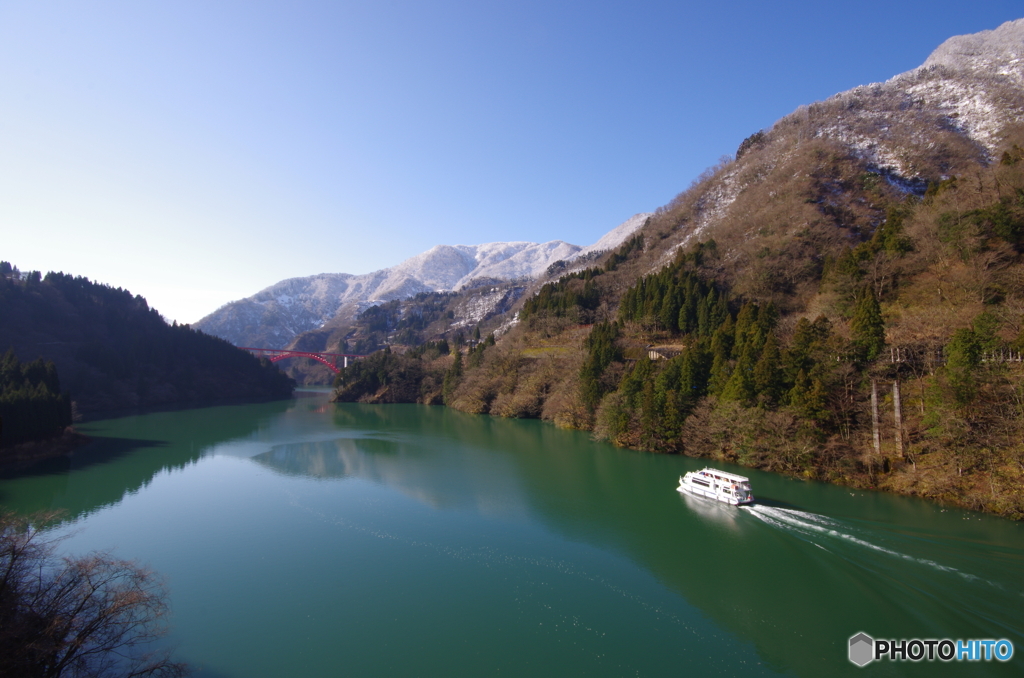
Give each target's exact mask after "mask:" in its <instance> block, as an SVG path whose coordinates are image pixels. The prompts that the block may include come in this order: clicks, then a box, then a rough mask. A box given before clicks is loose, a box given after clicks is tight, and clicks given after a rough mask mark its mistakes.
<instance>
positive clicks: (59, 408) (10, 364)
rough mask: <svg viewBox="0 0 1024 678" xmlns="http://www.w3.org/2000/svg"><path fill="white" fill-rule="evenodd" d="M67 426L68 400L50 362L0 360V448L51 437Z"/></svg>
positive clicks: (6, 357)
mask: <svg viewBox="0 0 1024 678" xmlns="http://www.w3.org/2000/svg"><path fill="white" fill-rule="evenodd" d="M70 424H71V398H70V397H69V396H68V394H67V393H65V392H62V391H61V389H60V378H59V377H58V376H57V368H56V367H54V365H53V363H52V362H45V361H43V360H42V359H36V360H33V361H32V362H30V363H22V362H21V361H20V360H18V357H17V356H16V355H14V351H13V350H9V351H7V353H5V354H4V356H3V358H2V359H0V447H7V446H9V445H16V444H18V443H22V442H26V441H29V440H39V439H42V438H48V437H52V436H54V435H57V434H58V433H60V432H62V431H63V430H64V428H65V427H67V426H69V425H70Z"/></svg>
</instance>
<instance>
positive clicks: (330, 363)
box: [238, 346, 366, 374]
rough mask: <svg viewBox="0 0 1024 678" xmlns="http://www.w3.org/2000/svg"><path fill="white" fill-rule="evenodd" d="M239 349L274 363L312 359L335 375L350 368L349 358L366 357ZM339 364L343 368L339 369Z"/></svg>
mask: <svg viewBox="0 0 1024 678" xmlns="http://www.w3.org/2000/svg"><path fill="white" fill-rule="evenodd" d="M238 348H240V349H242V350H243V351H249V352H250V353H252V354H253V355H255V356H256V357H257V358H267V359H268V360H270V362H272V363H276V362H279V361H281V360H284V359H285V358H312V359H313V360H315V361H317V362H318V363H320V364H321V365H326V366H327V368H328V369H330V370H331V371H332V372H334V373H335V374H338V373H339V372H341V370H342V368H344V367H348V361H349V358H351V359H358V358H364V357H366V356H363V355H360V354H357V353H326V352H319V353H315V352H313V351H293V350H290V349H285V348H252V347H249V346H239V347H238ZM339 362H340V363H341V367H338V363H339Z"/></svg>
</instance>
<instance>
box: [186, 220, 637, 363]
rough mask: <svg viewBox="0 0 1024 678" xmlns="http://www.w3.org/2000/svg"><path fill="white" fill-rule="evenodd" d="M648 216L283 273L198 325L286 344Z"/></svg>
mask: <svg viewBox="0 0 1024 678" xmlns="http://www.w3.org/2000/svg"><path fill="white" fill-rule="evenodd" d="M648 216H650V215H649V214H646V213H645V214H638V215H636V216H634V217H632V218H631V219H629V220H627V221H626V222H625V223H623V224H620V225H619V226H618V227H616V228H615V229H613V230H612V231H610V232H609V233H608V234H606V235H605V236H604V237H603V238H601V239H600V240H598V241H597V242H596V243H595V244H593V245H591V246H590V247H587V248H582V249H581V248H580V247H579V246H578V245H572V244H570V243H567V242H562V241H561V240H552V241H550V242H545V243H533V242H492V243H485V244H482V245H436V246H434V247H431V248H430V249H429V250H427V251H426V252H422V253H420V254H417V255H416V256H413V257H410V258H408V259H406V260H405V261H403V262H401V263H400V264H397V265H395V266H392V267H390V268H385V269H381V270H379V271H374V272H373V273H366V274H364V275H350V274H348V273H321V274H320V275H314V276H309V277H307V278H291V279H289V280H282V281H281V282H279V283H276V284H274V285H271V286H270V287H268V288H266V289H264V290H261V291H260V292H257V293H256V294H254V295H253V296H251V297H248V298H247V299H241V300H239V301H233V302H231V303H230V304H227V305H225V306H222V307H221V308H219V309H217V310H216V311H214V312H213V313H211V314H210V315H208V316H206V317H205V318H203V319H202V320H200V321H199V322H197V323H196V324H195V326H196V327H197V328H198V329H201V330H203V331H204V332H208V333H209V334H214V335H216V336H219V337H221V338H223V339H227V340H228V341H230V342H232V343H233V344H235V345H236V346H262V347H267V348H284V347H285V346H287V345H288V344H289V343H290V342H291V341H292V340H293V339H294V338H295V337H297V336H298V335H300V334H302V333H303V332H309V331H311V330H315V329H318V328H320V327H323V326H324V324H326V323H327V322H329V321H331V320H333V319H334V318H335V317H337V316H338V315H339V313H343V312H344V313H355V312H357V311H358V310H359V309H361V308H365V307H366V306H367V304H368V303H369V302H375V301H388V300H391V299H404V298H407V297H411V296H414V295H416V294H419V293H421V292H457V291H459V290H461V289H463V288H465V287H467V286H472V283H473V282H474V281H484V280H503V281H508V280H518V279H526V278H536V277H537V276H539V275H540V274H542V273H543V272H544V271H546V270H547V269H548V267H549V266H550V265H551V264H553V263H554V262H556V261H559V260H563V261H569V260H572V259H574V258H576V257H577V256H578V255H579V253H580V252H597V251H602V250H608V249H612V248H614V247H617V246H618V245H619V244H621V243H622V242H623V241H624V240H625V239H626V238H628V237H629V236H630V235H632V234H633V232H634V231H636V230H637V229H638V228H639V227H640V226H642V225H643V224H644V222H645V221H646V219H647V217H648ZM345 309H347V310H345Z"/></svg>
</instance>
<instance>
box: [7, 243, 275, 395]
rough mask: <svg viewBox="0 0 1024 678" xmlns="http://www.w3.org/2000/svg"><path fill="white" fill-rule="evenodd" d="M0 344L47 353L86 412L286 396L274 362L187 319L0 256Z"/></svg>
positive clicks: (25, 355)
mask: <svg viewBox="0 0 1024 678" xmlns="http://www.w3.org/2000/svg"><path fill="white" fill-rule="evenodd" d="M0 318H2V319H3V321H2V323H0V350H6V349H7V348H11V349H13V352H14V355H16V356H18V357H19V358H20V359H21V360H23V361H24V360H34V359H35V358H37V357H42V358H43V359H44V360H46V361H52V363H53V364H54V365H55V370H56V371H57V372H59V373H60V385H61V387H62V388H64V389H66V390H67V392H68V393H69V394H70V399H71V400H72V401H73V402H74V404H75V407H76V409H77V411H78V412H80V413H90V412H106V411H114V410H123V409H131V408H138V407H152V406H162V405H171V404H187V403H197V402H208V401H218V400H228V399H269V398H282V397H288V396H289V395H290V394H291V392H292V389H293V387H294V382H292V380H291V379H289V378H288V377H287V376H286V375H284V374H283V373H281V372H280V371H279V370H278V369H277V367H276V366H274V365H272V364H271V363H269V362H267V361H262V362H261V361H260V360H259V359H257V358H256V357H254V356H253V355H252V354H250V353H248V352H246V351H242V350H239V349H238V348H235V347H234V346H232V345H231V344H229V343H228V342H226V341H224V340H223V339H219V338H217V337H213V336H210V335H207V334H204V333H202V332H199V331H197V330H194V329H192V328H190V327H189V326H187V325H178V324H177V323H172V324H168V323H167V322H166V321H165V320H164V319H163V317H162V316H161V315H160V313H159V312H158V311H157V310H156V309H153V308H150V306H149V304H148V303H147V302H146V300H145V299H144V298H143V297H142V296H139V295H133V294H131V293H130V292H128V291H127V290H123V289H120V288H114V287H111V286H109V285H104V284H99V283H95V282H92V281H90V280H89V279H87V278H83V277H76V276H72V275H69V274H65V273H53V272H51V273H47V274H46V276H43V275H41V274H40V273H39V272H38V271H33V272H30V273H22V272H20V271H18V270H17V268H16V267H14V266H13V265H11V264H10V263H9V262H0Z"/></svg>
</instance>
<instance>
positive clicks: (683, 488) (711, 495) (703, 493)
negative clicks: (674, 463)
mask: <svg viewBox="0 0 1024 678" xmlns="http://www.w3.org/2000/svg"><path fill="white" fill-rule="evenodd" d="M676 489H677V490H678V491H680V492H687V493H689V494H692V495H693V496H695V497H703V498H705V499H714V500H715V501H720V502H722V503H723V504H729V505H730V506H747V505H749V504H753V503H754V500H753V499H748V500H746V501H739V500H738V499H736V497H726V496H723V495H720V494H718V493H716V492H712V491H711V490H705V489H704V488H702V487H693V486H692V485H680V486H679V487H677V488H676Z"/></svg>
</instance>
